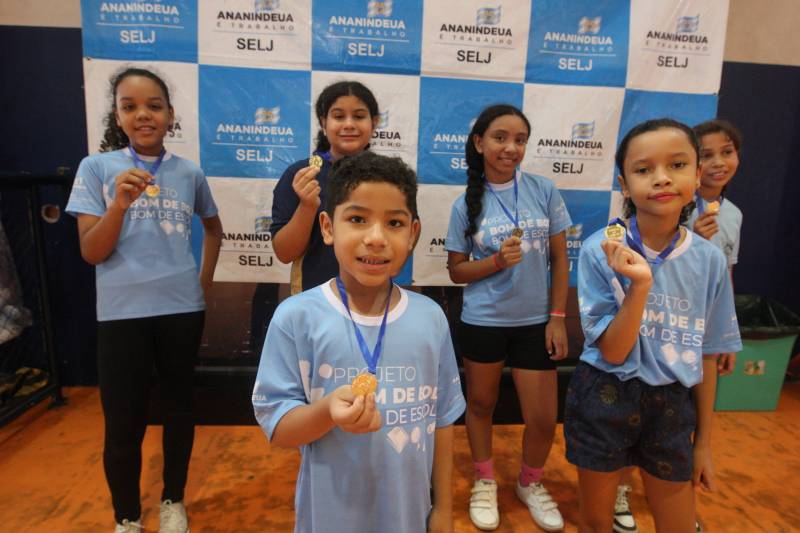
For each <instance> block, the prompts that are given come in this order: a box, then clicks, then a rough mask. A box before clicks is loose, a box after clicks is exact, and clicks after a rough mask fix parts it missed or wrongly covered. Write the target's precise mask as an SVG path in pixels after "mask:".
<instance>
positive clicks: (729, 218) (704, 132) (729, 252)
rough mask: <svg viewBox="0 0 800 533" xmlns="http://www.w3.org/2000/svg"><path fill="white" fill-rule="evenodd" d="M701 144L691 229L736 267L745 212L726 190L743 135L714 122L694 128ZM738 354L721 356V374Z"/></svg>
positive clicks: (730, 368) (730, 266)
mask: <svg viewBox="0 0 800 533" xmlns="http://www.w3.org/2000/svg"><path fill="white" fill-rule="evenodd" d="M694 133H695V135H697V140H698V142H699V143H700V170H701V175H700V188H699V189H698V190H697V194H696V195H695V204H696V209H695V210H694V211H692V214H691V216H690V217H689V227H690V228H692V230H693V231H694V232H695V233H697V234H699V235H700V236H702V237H704V238H706V239H708V240H709V241H711V242H712V243H714V244H716V245H717V246H719V248H720V249H721V250H722V253H724V254H725V258H726V259H727V260H728V270H729V271H730V273H731V276H733V266H734V265H735V264H736V262H737V261H738V260H739V237H740V233H741V230H742V212H741V211H740V210H739V208H738V207H736V205H734V203H733V202H731V201H730V200H729V199H728V198H725V196H724V194H725V188H726V187H727V186H728V183H730V181H731V180H732V179H733V176H735V175H736V171H737V170H738V169H739V153H740V151H741V147H742V134H741V133H739V130H738V129H736V126H734V125H733V124H731V123H730V122H728V121H727V120H722V119H714V120H709V121H707V122H703V123H702V124H698V125H697V126H695V127H694ZM735 363H736V354H733V353H730V354H720V357H719V364H718V366H719V370H720V375H725V374H730V373H731V372H733V367H734V364H735Z"/></svg>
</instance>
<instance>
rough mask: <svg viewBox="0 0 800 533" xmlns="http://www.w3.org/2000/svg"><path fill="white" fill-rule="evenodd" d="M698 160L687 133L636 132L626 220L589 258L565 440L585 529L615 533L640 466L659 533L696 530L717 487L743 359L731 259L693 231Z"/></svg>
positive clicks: (625, 171)
mask: <svg viewBox="0 0 800 533" xmlns="http://www.w3.org/2000/svg"><path fill="white" fill-rule="evenodd" d="M699 155H700V149H699V146H698V143H697V139H696V138H695V136H694V133H693V131H692V130H691V129H690V128H689V127H688V126H686V125H685V124H682V123H680V122H676V121H675V120H672V119H658V120H650V121H647V122H643V123H642V124H639V125H638V126H636V127H634V128H633V129H632V130H631V131H630V132H628V133H627V134H626V135H625V137H624V138H623V139H622V141H621V143H620V146H619V149H618V150H617V154H616V163H617V166H618V167H619V170H620V174H619V178H618V179H619V182H620V186H621V189H622V194H623V197H624V198H625V205H624V212H625V214H624V216H625V220H619V219H618V220H615V221H613V222H612V224H611V225H610V226H609V228H607V229H605V230H600V231H598V232H596V233H595V234H593V235H591V236H590V237H589V238H588V239H586V240H585V241H584V243H583V246H582V247H581V254H580V258H579V260H578V303H579V306H580V312H581V326H582V327H583V332H584V336H585V342H584V348H583V353H582V354H581V361H580V363H579V364H578V365H577V366H576V368H575V371H574V373H573V376H572V380H571V382H570V385H569V389H568V391H567V397H566V400H565V408H564V437H565V441H566V444H567V459H568V460H569V462H571V463H572V464H574V465H576V466H577V467H578V472H579V475H578V480H579V492H580V497H579V499H580V527H581V529H582V530H583V529H586V530H587V531H589V530H591V531H609V530H611V529H612V525H613V523H614V518H615V516H614V514H615V499H617V500H618V495H619V492H618V490H615V489H617V486H618V484H619V482H620V479H621V476H622V474H623V472H624V470H625V469H627V468H628V467H631V466H638V467H639V470H640V473H641V476H642V481H643V483H644V487H645V492H646V494H647V500H648V502H649V504H650V509H651V511H652V514H653V519H654V521H655V524H656V529H657V530H658V531H685V532H688V531H694V530H695V504H694V490H693V485H694V486H696V487H697V486H700V487H703V488H704V489H707V490H714V487H715V484H716V481H715V476H714V469H713V466H712V460H711V444H710V428H711V416H712V413H713V403H714V396H715V391H716V376H717V355H718V354H720V353H730V352H736V351H739V350H741V340H740V338H739V329H738V325H737V321H736V310H735V308H734V305H733V291H732V288H731V281H730V276H729V275H728V270H727V264H726V260H725V257H724V256H723V254H722V252H720V250H719V249H718V248H717V247H715V246H714V245H712V244H711V243H709V242H708V241H706V240H705V239H702V238H699V237H698V236H697V235H695V234H694V233H692V232H691V231H688V230H687V229H686V228H685V227H683V226H682V225H681V224H682V223H684V222H685V221H686V219H687V217H688V213H689V210H690V209H691V206H692V200H693V199H694V195H695V191H696V190H697V188H698V187H699V185H700V175H701V172H700V167H699V165H698V160H699ZM618 503H619V502H618V501H617V504H618ZM616 512H619V510H618V509H617V510H616ZM616 530H618V529H617V528H615V531H616Z"/></svg>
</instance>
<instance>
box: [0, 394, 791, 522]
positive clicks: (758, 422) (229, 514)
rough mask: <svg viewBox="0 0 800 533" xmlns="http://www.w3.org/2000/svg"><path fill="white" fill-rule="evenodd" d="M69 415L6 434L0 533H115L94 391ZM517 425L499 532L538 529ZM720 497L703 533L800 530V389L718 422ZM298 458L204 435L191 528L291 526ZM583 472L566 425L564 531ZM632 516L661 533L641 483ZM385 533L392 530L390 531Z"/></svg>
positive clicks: (503, 465) (224, 429)
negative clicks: (521, 481)
mask: <svg viewBox="0 0 800 533" xmlns="http://www.w3.org/2000/svg"><path fill="white" fill-rule="evenodd" d="M65 395H66V396H67V398H68V401H69V403H68V405H67V406H65V407H62V408H58V409H47V408H46V406H44V405H40V406H37V407H36V408H34V409H32V410H31V411H29V412H28V413H26V414H25V415H23V416H22V417H21V418H19V419H17V420H15V421H14V422H12V423H11V424H9V425H8V426H6V427H4V428H0V529H1V530H2V531H13V532H16V533H23V532H58V533H61V532H95V531H100V532H110V531H113V513H112V511H111V504H110V497H109V494H108V489H107V488H106V484H105V479H104V477H103V469H102V433H103V419H102V413H101V410H100V401H99V395H98V390H97V389H96V388H93V387H86V388H68V389H66V390H65ZM520 437H521V427H520V426H496V429H495V465H496V467H495V468H496V471H497V477H498V482H499V484H500V487H501V489H500V510H501V524H500V527H499V528H498V529H497V531H499V532H510V531H538V529H537V528H536V527H535V526H534V525H533V522H532V521H531V519H530V517H529V515H528V511H527V509H526V508H525V507H524V506H523V505H522V504H521V503H520V502H519V501H518V500H517V499H516V497H515V496H514V492H513V482H514V477H515V475H516V473H517V470H518V468H519V454H520ZM160 443H161V428H160V427H158V426H151V427H149V428H148V430H147V435H146V437H145V442H144V451H143V453H144V459H143V472H142V500H143V502H142V504H143V522H144V524H145V526H146V528H147V531H157V530H158V499H159V495H160V491H161V483H160V471H161V461H162V457H161V451H160V447H161V444H160ZM713 445H714V459H715V461H716V463H715V464H716V469H717V477H718V484H719V486H720V489H719V491H718V492H717V493H714V494H705V493H699V495H698V502H699V505H698V507H699V516H700V519H701V521H702V523H703V525H704V527H705V531H706V532H709V533H714V532H732V533H749V532H761V531H769V532H774V533H778V532H789V531H798V528H800V506H798V505H797V498H798V496H800V481H798V476H799V475H800V453H798V447H799V446H800V383H792V384H787V385H786V386H785V387H784V389H783V393H782V396H781V400H780V404H779V406H778V410H777V411H776V412H766V413H752V412H748V413H717V414H716V416H715V426H714V434H713ZM298 457H299V456H298V453H297V452H296V451H295V450H283V449H279V448H271V447H270V446H269V444H268V443H267V441H266V438H265V437H264V435H263V434H262V433H261V430H260V429H259V428H258V427H255V426H201V427H198V428H197V433H196V439H195V446H194V452H193V458H192V463H191V470H190V474H189V484H188V487H187V491H186V502H187V506H188V509H189V516H190V521H191V528H192V531H193V532H194V533H201V532H209V533H211V532H249V531H263V532H270V533H271V532H278V533H280V532H284V531H291V530H292V524H293V511H292V500H293V494H294V480H295V475H296V471H297V466H298V462H299V461H298ZM455 464H456V472H455V513H454V514H455V529H456V531H457V532H472V531H477V530H476V529H474V528H473V527H472V525H471V523H470V521H469V517H468V514H467V502H468V500H469V489H470V486H471V479H470V477H471V467H470V459H469V448H468V446H467V438H466V434H465V432H464V427H463V426H457V427H456V457H455ZM576 479H577V476H576V472H575V469H574V468H573V467H572V466H571V465H569V464H568V463H567V462H566V460H565V459H564V439H563V436H562V428H561V425H559V427H558V430H557V435H556V442H555V445H554V447H553V451H552V453H551V455H550V459H549V461H548V464H547V468H546V471H545V483H546V485H547V487H548V488H549V489H550V492H551V493H552V494H553V496H554V498H555V499H556V501H558V503H559V506H560V509H561V512H562V514H563V515H564V518H565V521H566V523H567V529H566V531H575V530H576V527H575V524H576V523H577V513H578V507H577V499H576V490H575V488H576ZM631 506H632V508H633V510H634V513H635V516H636V518H637V520H638V523H639V531H641V532H643V533H647V532H652V531H654V527H653V522H652V519H651V518H650V517H649V515H648V512H647V510H646V503H645V501H644V497H643V495H642V487H641V482H640V481H639V478H638V476H636V482H635V487H634V493H633V494H632V496H631ZM387 533H389V532H387Z"/></svg>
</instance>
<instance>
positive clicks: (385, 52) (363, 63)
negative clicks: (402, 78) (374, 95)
mask: <svg viewBox="0 0 800 533" xmlns="http://www.w3.org/2000/svg"><path fill="white" fill-rule="evenodd" d="M312 15H313V18H314V27H313V30H312V31H313V32H314V34H315V35H316V37H315V38H314V39H313V43H312V47H313V49H312V57H313V61H312V62H313V64H314V66H315V68H319V69H329V70H345V71H365V72H366V71H379V72H387V71H394V72H410V73H414V74H417V73H419V54H420V40H421V39H420V35H421V24H422V7H421V6H418V5H408V4H407V3H406V4H404V3H401V5H395V3H394V2H393V1H392V0H340V1H339V2H321V1H320V2H315V3H314V9H313V12H312Z"/></svg>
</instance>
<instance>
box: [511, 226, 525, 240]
mask: <svg viewBox="0 0 800 533" xmlns="http://www.w3.org/2000/svg"><path fill="white" fill-rule="evenodd" d="M523 235H525V232H524V231H522V228H514V229H513V231H511V236H512V237H516V238H518V239H521V238H522V236H523Z"/></svg>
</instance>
